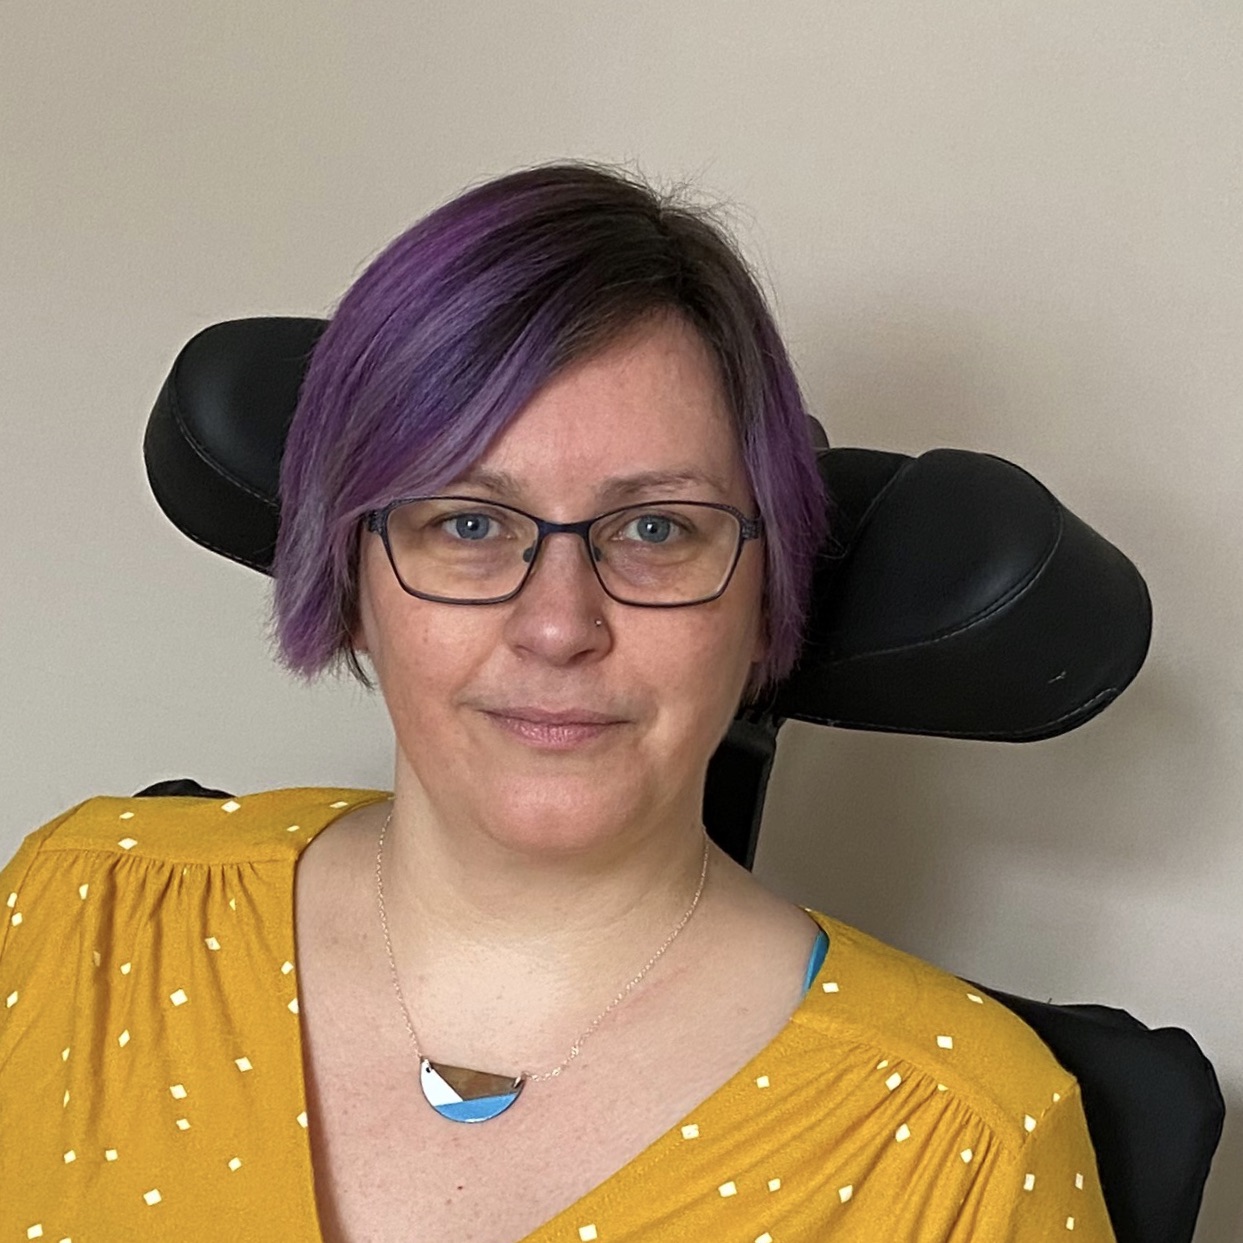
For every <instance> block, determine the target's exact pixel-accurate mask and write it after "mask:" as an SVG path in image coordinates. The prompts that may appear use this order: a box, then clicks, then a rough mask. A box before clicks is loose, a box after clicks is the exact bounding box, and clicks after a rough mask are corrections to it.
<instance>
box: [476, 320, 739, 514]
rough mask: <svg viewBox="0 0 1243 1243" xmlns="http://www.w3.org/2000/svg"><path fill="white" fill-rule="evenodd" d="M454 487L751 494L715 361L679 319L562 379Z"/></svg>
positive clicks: (509, 492)
mask: <svg viewBox="0 0 1243 1243" xmlns="http://www.w3.org/2000/svg"><path fill="white" fill-rule="evenodd" d="M456 482H460V483H463V484H469V485H471V486H472V487H479V488H486V489H487V490H489V491H492V492H495V493H497V494H498V495H505V496H509V497H513V498H517V497H519V496H528V497H529V496H530V495H533V494H535V493H540V494H544V495H556V496H558V497H565V498H567V499H572V498H580V499H582V500H584V501H586V500H587V499H588V498H590V499H592V500H594V501H600V502H610V501H618V502H623V501H625V500H627V499H629V498H630V497H631V496H638V495H642V494H647V493H652V492H661V493H664V494H666V495H668V494H669V493H670V492H671V491H673V492H676V493H677V494H679V495H683V496H687V497H703V499H720V500H727V499H730V498H731V497H732V498H734V499H738V500H741V499H744V497H745V495H746V493H747V488H746V478H745V471H744V468H743V463H742V455H741V452H740V450H739V447H738V444H737V436H736V434H735V432H734V427H733V421H732V419H731V418H730V415H729V412H728V407H727V404H726V399H725V394H724V391H723V389H722V386H721V382H720V378H719V375H718V370H717V366H716V362H715V359H714V358H713V356H712V354H711V352H710V350H709V349H708V347H707V346H706V345H705V344H704V342H703V340H702V339H701V337H700V336H699V334H698V332H697V331H696V330H695V329H693V328H691V327H690V326H689V325H687V324H686V323H685V322H684V321H682V320H680V319H676V318H673V317H663V318H661V319H658V320H654V321H649V322H647V323H645V324H643V325H640V326H638V327H637V328H635V329H633V330H632V331H631V332H629V333H627V334H626V335H625V336H624V337H622V338H621V339H619V340H617V341H615V342H613V343H611V344H610V345H608V346H607V347H605V348H603V349H602V350H600V351H599V352H598V353H596V354H593V355H592V356H591V357H590V358H587V359H584V360H582V361H580V362H577V363H574V364H571V365H570V366H569V367H567V368H566V369H565V370H564V371H562V372H561V373H559V374H558V375H557V376H555V377H554V378H553V379H552V380H551V381H550V382H549V383H548V384H547V385H545V387H544V388H543V389H541V390H540V391H539V392H538V393H537V394H536V395H535V397H534V398H532V400H531V401H530V402H528V403H527V405H526V407H525V408H524V409H523V410H522V411H521V413H519V414H518V416H517V417H516V418H515V419H514V420H513V422H511V423H510V425H509V426H508V427H507V428H506V429H505V431H504V432H503V433H502V434H501V435H500V436H499V437H498V438H497V439H496V441H494V442H493V444H492V446H491V448H490V450H489V452H488V453H487V454H485V455H484V457H483V458H482V459H481V460H480V461H479V462H477V463H476V464H475V465H474V466H473V467H472V468H471V469H470V470H468V471H466V472H464V473H463V474H462V475H461V476H460V477H459V479H458V480H457V481H456ZM740 490H741V491H740Z"/></svg>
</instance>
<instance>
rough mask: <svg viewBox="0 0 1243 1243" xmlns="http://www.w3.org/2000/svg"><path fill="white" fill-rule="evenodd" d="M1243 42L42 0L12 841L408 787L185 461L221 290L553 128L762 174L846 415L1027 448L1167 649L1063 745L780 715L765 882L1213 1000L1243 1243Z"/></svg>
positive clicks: (770, 7)
mask: <svg viewBox="0 0 1243 1243" xmlns="http://www.w3.org/2000/svg"><path fill="white" fill-rule="evenodd" d="M1241 35H1243V9H1241V8H1240V6H1239V5H1238V3H1237V0H1215V2H1214V0H1200V2H1198V3H1196V2H1193V3H1187V4H1179V5H1175V4H1169V3H1158V2H1157V0H1024V2H1016V0H1009V2H1006V0H1003V2H1001V3H999V2H998V0H945V2H944V3H941V4H936V5H931V4H912V3H910V0H867V2H866V3H865V2H863V0H834V2H832V3H829V2H821V3H810V2H809V0H769V2H768V3H767V4H764V5H759V4H744V3H740V2H739V0H687V2H685V3H679V2H678V0H632V2H631V3H630V4H627V5H602V4H583V3H569V2H568V0H566V2H563V3H552V2H550V0H543V2H537V3H528V4H521V5H511V4H502V3H492V4H484V3H479V2H478V0H458V2H457V3H454V4H430V3H422V4H419V3H415V4H411V3H396V2H392V0H390V2H388V3H382V2H380V3H377V2H372V3H358V4H353V5H349V6H345V5H337V4H328V3H324V2H323V0H309V2H304V3H300V4H296V5H295V4H278V5H271V4H255V3H252V2H251V0H219V2H217V3H206V2H204V0H187V2H186V3H181V4H172V5H169V4H160V3H156V2H155V0H113V2H112V3H111V4H108V5H97V4H90V5H88V4H75V5H68V4H62V5H59V6H56V5H51V6H49V5H46V4H42V3H39V4H36V3H33V2H31V0H16V2H14V0H10V3H9V4H8V5H6V7H5V16H4V34H3V40H2V42H0V125H2V126H3V149H2V151H0V273H2V275H0V314H2V317H3V318H2V321H0V351H2V357H3V366H0V408H2V411H3V414H2V419H0V428H2V430H0V540H2V541H3V542H2V544H0V555H2V558H3V561H2V566H0V568H2V570H3V577H2V580H0V581H2V583H3V586H2V589H0V623H2V626H3V629H2V634H3V643H2V644H0V662H2V665H0V668H2V672H3V681H2V685H3V687H4V695H3V699H2V700H0V713H2V716H0V725H2V727H3V747H2V750H0V775H2V776H3V779H4V790H5V802H6V807H5V812H4V815H3V818H2V819H0V857H2V858H5V859H7V857H8V856H9V855H10V854H11V853H12V851H13V850H14V849H15V848H16V846H17V844H18V842H19V840H20V839H21V837H22V836H23V835H24V834H25V833H26V832H28V831H29V830H30V829H32V828H34V827H35V826H37V825H38V824H40V823H42V822H43V821H45V820H47V819H48V818H50V817H51V816H52V815H54V814H55V813H56V812H58V811H60V810H62V809H63V808H65V807H67V806H69V805H71V804H73V803H75V802H77V801H78V800H80V799H83V798H85V797H87V796H89V795H92V794H95V793H113V794H124V793H132V792H133V791H134V790H136V789H138V788H140V787H142V786H144V785H146V784H148V783H150V782H152V781H155V780H158V779H162V778H167V777H173V776H180V775H189V776H193V777H196V778H197V779H199V780H201V781H203V782H204V783H206V784H209V785H217V786H221V787H224V788H226V789H229V790H233V791H237V792H242V791H249V790H254V789H260V788H266V787H273V786H286V785H297V784H304V783H305V784H333V785H337V784H356V785H366V786H372V785H379V786H384V785H387V784H388V782H389V779H390V773H391V753H390V743H389V735H388V733H387V722H386V718H385V717H384V715H383V711H382V705H381V704H380V703H379V702H378V701H377V700H369V699H368V698H367V697H366V696H365V695H364V694H363V693H362V692H360V691H359V690H357V689H356V688H354V687H352V685H350V684H348V683H345V682H342V683H338V684H323V685H319V686H317V687H314V688H306V687H303V686H300V685H298V684H296V683H295V682H293V681H292V680H291V679H289V678H288V677H286V676H285V675H284V674H282V673H281V672H280V671H279V670H278V669H277V668H276V666H275V665H274V664H273V663H272V660H271V657H270V653H269V648H268V645H267V639H266V634H265V623H266V617H267V600H268V588H267V583H266V581H265V580H264V579H262V578H261V577H259V576H257V575H255V574H252V573H251V572H249V571H247V570H244V569H242V568H240V567H238V566H235V565H232V564H229V563H227V562H225V561H223V560H222V559H220V558H217V557H214V556H211V555H210V554H208V553H206V552H203V551H202V550H200V549H198V548H197V547H195V546H193V545H192V544H190V543H189V542H187V541H186V540H184V539H183V538H182V537H181V536H180V535H178V534H177V533H176V532H175V531H174V530H173V529H172V528H171V526H169V524H168V523H167V522H166V521H165V520H164V519H163V518H162V517H161V516H160V514H159V513H158V511H157V510H156V507H155V505H154V503H153V501H152V499H151V497H150V494H149V492H148V489H147V486H146V483H145V479H144V475H143V470H142V464H141V456H140V445H141V437H142V431H143V425H144V420H145V417H146V414H147V411H148V410H149V408H150V404H151V402H152V400H153V399H154V397H155V394H156V392H157V390H158V388H159V385H160V383H161V381H162V379H163V377H164V375H165V373H166V371H167V368H168V366H169V364H170V362H171V361H172V358H173V356H174V355H175V354H176V352H177V350H178V349H179V348H180V346H181V345H182V344H183V343H184V342H185V341H186V340H187V339H188V338H189V337H190V336H191V335H192V334H193V333H194V332H195V331H196V330H197V329H199V328H201V327H203V326H204V325H206V324H208V323H211V322H213V321H216V320H220V319H226V318H232V317H235V316H243V315H251V314H263V313H276V314H281V313H289V314H326V313H328V312H329V311H330V310H331V308H332V306H333V304H334V302H335V300H336V299H337V298H338V297H339V295H340V294H341V293H342V292H343V291H344V289H345V288H346V286H347V285H348V284H349V283H350V282H351V280H352V279H353V278H354V277H355V276H356V275H357V274H358V273H359V272H360V271H361V269H362V267H363V265H364V263H365V262H366V260H368V259H369V258H370V257H371V256H372V255H373V254H374V253H375V252H376V251H377V250H378V249H379V248H380V247H381V246H382V245H383V244H384V243H385V242H386V241H387V240H388V239H389V238H390V237H392V236H393V235H394V234H396V233H397V232H399V231H400V230H401V229H402V228H404V227H405V226H406V225H408V224H409V223H411V222H412V221H413V220H415V219H416V218H417V217H419V216H420V215H422V214H423V213H424V212H426V211H427V210H429V209H430V208H431V207H433V206H434V205H436V204H438V203H440V202H442V201H444V200H445V199H446V198H448V197H451V196H452V195H453V194H454V193H456V192H457V191H458V190H460V189H461V188H462V187H464V186H465V185H466V184H467V183H470V182H474V181H478V180H480V179H482V178H485V177H487V176H491V175H495V174H498V173H501V172H503V171H506V170H509V169H511V168H514V167H516V166H519V165H524V164H529V163H534V162H537V161H542V160H547V159H551V158H555V157H563V156H586V157H592V158H597V159H605V160H614V161H627V162H629V163H630V164H631V165H632V166H633V167H637V168H638V169H639V170H640V171H642V172H644V173H646V174H647V175H649V176H650V177H652V178H653V179H655V180H657V181H660V182H666V183H667V182H671V181H674V180H678V179H681V178H688V179H690V180H692V181H694V182H696V183H698V184H700V185H702V186H703V187H704V188H705V190H706V191H707V192H708V194H709V195H710V196H713V197H717V198H721V199H724V200H727V201H728V202H729V203H731V204H732V205H733V206H732V208H731V213H730V214H731V219H732V220H733V222H734V227H735V229H736V231H737V233H738V235H739V237H740V240H741V242H742V244H743V247H744V249H745V250H746V251H747V253H748V254H749V255H750V256H751V257H752V259H753V260H754V261H755V263H756V264H757V265H758V266H759V268H760V270H761V272H762V273H763V275H764V279H765V281H766V282H767V283H768V285H769V286H770V288H771V289H772V291H773V292H774V295H775V301H776V308H777V311H778V315H779V318H780V320H781V323H782V325H783V328H784V330H785V332H786V333H787V336H788V340H789V343H790V346H791V349H792V352H793V354H794V356H795V359H796V362H797V365H798V367H799V370H800V374H801V377H802V379H803V382H804V385H805V389H806V393H807V396H808V399H809V402H810V405H811V407H812V408H813V410H814V411H815V412H816V414H817V416H818V417H819V418H820V419H821V421H822V422H823V423H824V424H825V426H826V428H827V429H828V432H829V435H830V438H831V440H832V441H833V442H834V443H837V444H857V445H866V446H873V447H878V448H886V449H897V450H902V451H907V452H919V451H922V450H924V449H927V448H931V447H934V446H938V445H952V446H960V447H965V448H972V449H980V450H987V451H989V452H993V453H997V454H1000V455H1002V456H1003V457H1008V458H1011V459H1013V460H1015V461H1017V462H1019V463H1020V464H1022V465H1023V466H1025V467H1027V468H1028V469H1030V470H1031V471H1033V472H1034V473H1035V474H1036V475H1037V476H1039V477H1040V478H1041V479H1042V480H1043V481H1044V482H1045V483H1047V484H1048V485H1049V486H1050V487H1051V488H1052V489H1053V490H1054V492H1055V493H1056V494H1057V495H1058V496H1060V497H1061V499H1062V500H1063V501H1065V502H1066V503H1067V504H1068V505H1069V506H1070V507H1071V508H1072V509H1073V510H1074V511H1075V512H1077V513H1078V514H1079V515H1080V516H1081V517H1083V518H1084V519H1085V520H1086V521H1087V522H1088V523H1089V524H1091V525H1092V526H1094V527H1095V528H1096V529H1097V530H1099V531H1100V532H1101V533H1102V534H1104V535H1105V536H1106V537H1107V538H1108V539H1110V540H1112V541H1113V542H1114V543H1116V544H1117V545H1119V546H1120V547H1121V548H1122V549H1123V550H1124V551H1125V552H1127V554H1128V555H1129V556H1131V558H1132V559H1133V560H1134V561H1135V562H1136V564H1137V565H1138V566H1139V568H1140V570H1141V571H1142V573H1143V574H1144V575H1145V577H1146V579H1147V581H1148V584H1149V587H1150V589H1151V592H1152V596H1153V600H1154V603H1155V611H1156V624H1155V633H1154V636H1153V644H1152V650H1151V654H1150V656H1149V659H1148V662H1147V664H1146V666H1145V668H1144V669H1143V671H1142V672H1141V674H1140V676H1139V678H1138V679H1137V681H1136V682H1135V684H1134V685H1133V686H1132V688H1131V689H1130V690H1128V691H1127V692H1126V693H1125V694H1124V695H1123V696H1122V698H1121V699H1120V700H1119V701H1118V702H1117V704H1116V705H1114V706H1113V707H1111V708H1110V709H1109V710H1108V711H1107V712H1105V713H1104V715H1103V716H1101V717H1099V718H1098V719H1096V720H1094V721H1093V722H1091V723H1090V724H1088V725H1087V726H1085V727H1083V728H1082V729H1080V730H1078V731H1076V732H1074V733H1072V734H1070V735H1068V736H1066V737H1063V738H1059V739H1056V740H1052V741H1048V742H1043V743H1036V744H1031V745H1025V746H1018V747H1013V746H1005V745H993V744H977V743H966V742H950V741H940V740H935V739H920V738H903V737H887V736H877V735H866V734H851V733H846V732H835V731H828V730H820V729H817V728H815V727H811V726H806V725H800V724H798V723H792V724H789V725H787V726H786V727H785V729H784V730H783V733H782V740H781V748H780V752H779V757H778V761H777V765H776V769H775V773H774V777H773V782H772V786H771V790H770V796H769V800H768V804H767V814H766V819H765V828H764V835H763V839H762V844H761V850H760V857H759V860H758V863H757V868H756V871H757V874H758V875H760V876H761V877H762V878H763V879H764V880H765V881H766V882H767V883H768V884H769V885H770V886H771V887H773V888H774V889H776V890H778V891H779V892H782V893H784V894H785V895H787V896H788V897H790V898H791V899H793V900H796V901H799V902H802V903H804V904H806V905H811V906H816V907H819V908H821V909H825V910H828V911H830V912H832V913H834V914H836V915H838V916H840V917H842V918H845V919H847V920H848V921H851V922H853V923H855V924H857V925H859V926H861V927H863V928H865V929H867V930H868V931H871V932H873V933H875V934H877V935H879V936H881V937H883V938H886V939H888V940H890V941H891V942H894V943H896V944H898V945H900V946H902V947H903V948H906V949H909V950H912V951H914V952H916V953H919V954H921V955H922V956H923V957H925V958H928V959H931V960H932V961H934V962H937V963H939V964H941V965H943V966H946V967H948V968H950V969H952V970H954V971H956V972H958V973H960V974H963V975H967V976H970V977H972V978H975V979H977V980H980V981H982V982H986V983H989V984H993V985H996V986H998V987H1002V988H1005V989H1007V990H1010V991H1014V992H1020V993H1026V994H1028V995H1031V996H1039V997H1051V998H1054V999H1056V1000H1060V1001H1077V1000H1093V1001H1099V1002H1105V1003H1109V1004H1112V1005H1117V1006H1122V1007H1125V1008H1126V1009H1128V1010H1130V1011H1131V1012H1133V1013H1134V1014H1135V1015H1136V1016H1137V1017H1139V1018H1140V1019H1142V1020H1143V1021H1145V1022H1147V1023H1149V1024H1150V1025H1154V1026H1156V1025H1164V1024H1174V1025H1178V1026H1183V1027H1186V1028H1188V1029H1189V1030H1190V1031H1191V1032H1192V1033H1193V1034H1194V1035H1195V1036H1196V1037H1197V1039H1199V1041H1200V1042H1201V1044H1202V1045H1203V1047H1204V1048H1205V1050H1206V1051H1207V1052H1208V1054H1209V1055H1210V1056H1211V1057H1212V1059H1213V1060H1214V1061H1215V1063H1216V1065H1217V1068H1218V1071H1219V1073H1220V1076H1221V1079H1222V1082H1223V1085H1224V1088H1225V1091H1226V1093H1227V1096H1228V1098H1229V1103H1230V1105H1231V1106H1232V1107H1233V1109H1234V1111H1235V1116H1233V1117H1232V1118H1231V1119H1230V1120H1229V1121H1228V1123H1227V1132H1226V1137H1225V1139H1224V1141H1223V1145H1222V1148H1221V1150H1220V1152H1219V1155H1218V1158H1217V1166H1216V1170H1215V1173H1214V1177H1213V1179H1211V1180H1210V1184H1209V1190H1208V1194H1207V1197H1206V1204H1205V1209H1204V1212H1203V1214H1202V1218H1201V1229H1200V1231H1199V1233H1198V1235H1197V1239H1198V1240H1199V1243H1229V1241H1236V1243H1237V1241H1241V1240H1243V1180H1240V1179H1239V1177H1238V1173H1239V1171H1240V1169H1243V1124H1241V1122H1240V1114H1243V1036H1241V1033H1240V1015H1243V953H1241V949H1240V944H1241V932H1243V916H1241V912H1243V832H1241V826H1240V808H1241V807H1243V765H1240V763H1239V759H1240V755H1241V754H1243V748H1241V744H1243V645H1241V644H1240V629H1241V627H1240V622H1241V621H1243V576H1241V575H1240V561H1241V557H1240V551H1239V550H1240V542H1241V540H1243V503H1241V501H1240V486H1239V480H1240V466H1241V465H1243V424H1241V422H1240V418H1239V412H1240V399H1241V398H1243V348H1241V346H1243V342H1241V333H1240V329H1241V328H1243V254H1241V247H1240V241H1241V238H1240V226H1239V220H1240V211H1241V209H1243V195H1241V191H1243V177H1241V172H1240V169H1241V162H1243V89H1241V88H1243V67H1241V59H1243V56H1241V49H1243V42H1241V39H1240V36H1241ZM1232 1173H1233V1175H1234V1177H1231V1174H1232Z"/></svg>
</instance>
